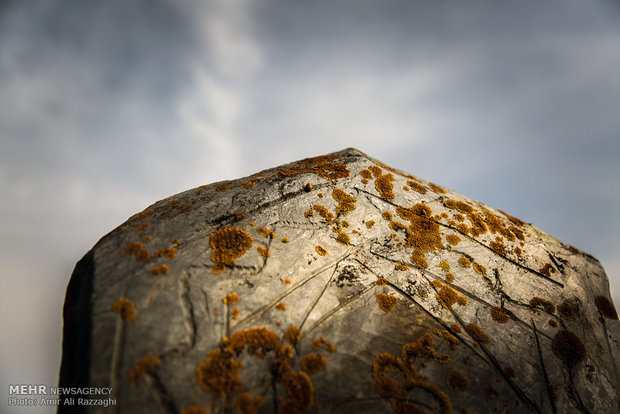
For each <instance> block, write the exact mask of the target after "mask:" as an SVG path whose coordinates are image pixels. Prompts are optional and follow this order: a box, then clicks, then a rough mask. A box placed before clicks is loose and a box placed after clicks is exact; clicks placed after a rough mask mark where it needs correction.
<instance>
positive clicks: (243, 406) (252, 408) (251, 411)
mask: <svg viewBox="0 0 620 414" xmlns="http://www.w3.org/2000/svg"><path fill="white" fill-rule="evenodd" d="M263 404H265V399H264V398H263V397H262V396H260V395H252V394H250V393H249V392H244V393H242V394H240V395H239V397H238V398H237V402H236V403H235V410H236V413H237V414H257V413H258V409H259V408H260V407H261V406H262V405H263Z"/></svg>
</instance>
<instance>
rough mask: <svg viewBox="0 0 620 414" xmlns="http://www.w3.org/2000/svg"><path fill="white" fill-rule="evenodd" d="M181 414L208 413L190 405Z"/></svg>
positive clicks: (201, 408) (203, 409) (202, 408)
mask: <svg viewBox="0 0 620 414" xmlns="http://www.w3.org/2000/svg"><path fill="white" fill-rule="evenodd" d="M181 414H209V411H207V409H206V408H204V407H198V406H196V405H190V406H189V407H187V408H185V409H184V410H183V411H181Z"/></svg>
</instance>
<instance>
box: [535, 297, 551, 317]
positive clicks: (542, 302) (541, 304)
mask: <svg viewBox="0 0 620 414" xmlns="http://www.w3.org/2000/svg"><path fill="white" fill-rule="evenodd" d="M530 306H531V307H532V308H542V309H544V310H545V312H548V313H554V312H555V305H554V304H553V303H552V302H550V301H548V300H547V299H543V298H540V297H538V296H535V297H533V298H532V299H530Z"/></svg>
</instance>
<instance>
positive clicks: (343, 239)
mask: <svg viewBox="0 0 620 414" xmlns="http://www.w3.org/2000/svg"><path fill="white" fill-rule="evenodd" d="M336 241H337V242H338V243H340V244H344V245H345V246H348V245H349V243H350V242H351V238H350V237H349V235H348V234H346V233H345V232H343V231H341V232H339V233H338V236H337V237H336Z"/></svg>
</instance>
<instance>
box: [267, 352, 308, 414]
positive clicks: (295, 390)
mask: <svg viewBox="0 0 620 414" xmlns="http://www.w3.org/2000/svg"><path fill="white" fill-rule="evenodd" d="M276 373H277V375H278V379H279V381H280V382H282V384H283V385H284V389H285V390H286V393H287V395H288V397H289V398H288V399H287V400H285V401H283V403H282V405H281V406H280V409H279V410H278V413H279V414H288V413H305V412H307V411H308V410H309V409H310V408H311V407H312V405H313V404H314V386H313V385H312V381H311V380H310V377H308V374H306V373H305V372H296V371H295V370H293V368H292V367H291V366H290V365H289V364H288V363H287V362H286V361H285V362H283V363H280V364H279V365H278V366H277V371H276Z"/></svg>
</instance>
